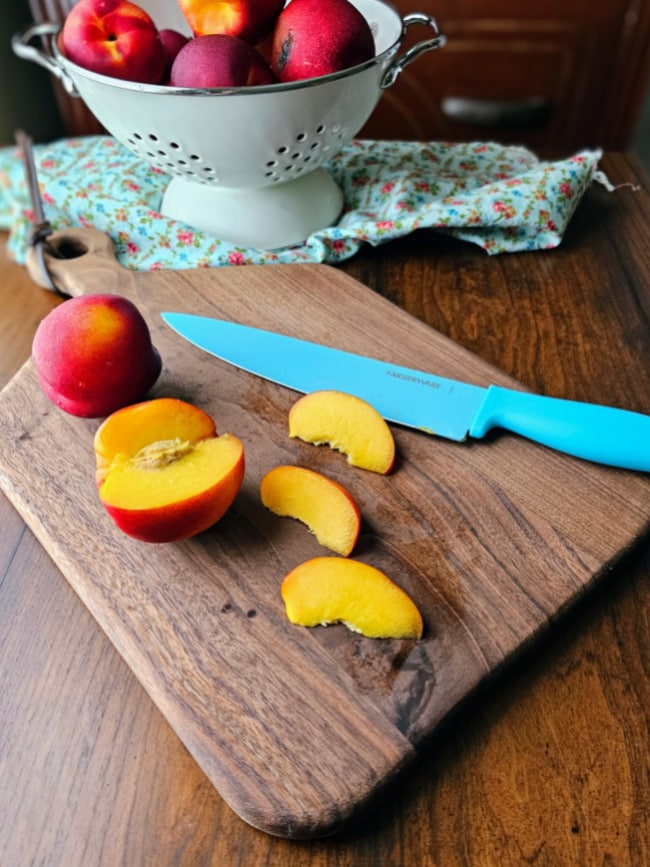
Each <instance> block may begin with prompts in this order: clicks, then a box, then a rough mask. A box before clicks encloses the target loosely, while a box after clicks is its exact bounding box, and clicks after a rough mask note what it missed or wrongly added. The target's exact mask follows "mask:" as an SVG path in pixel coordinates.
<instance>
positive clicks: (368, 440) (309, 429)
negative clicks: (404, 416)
mask: <svg viewBox="0 0 650 867" xmlns="http://www.w3.org/2000/svg"><path fill="white" fill-rule="evenodd" d="M289 436H291V437H298V438H299V439H301V440H304V441H305V442H308V443H313V444H314V445H324V444H327V445H329V446H330V447H331V448H333V449H337V450H338V451H341V452H343V453H344V454H345V455H346V456H347V459H348V463H349V464H352V466H355V467H360V468H361V469H364V470H372V471H373V472H375V473H382V474H384V475H385V474H386V473H389V472H390V471H391V469H392V468H393V464H394V462H395V440H394V439H393V434H392V432H391V429H390V428H389V427H388V425H387V424H386V421H385V419H383V418H382V416H381V415H380V414H379V413H378V412H377V410H376V409H375V408H374V407H373V406H371V405H370V404H369V403H368V402H367V401H365V400H362V399H361V398H360V397H356V396H355V395H352V394H347V393H345V392H342V391H328V390H324V391H313V392H311V393H310V394H305V395H304V396H303V397H301V398H300V399H299V400H297V401H296V402H295V403H294V404H293V406H292V407H291V409H290V410H289Z"/></svg>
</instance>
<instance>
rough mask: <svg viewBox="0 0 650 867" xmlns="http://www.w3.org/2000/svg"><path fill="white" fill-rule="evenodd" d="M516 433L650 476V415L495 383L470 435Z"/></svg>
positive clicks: (568, 451)
mask: <svg viewBox="0 0 650 867" xmlns="http://www.w3.org/2000/svg"><path fill="white" fill-rule="evenodd" d="M495 427H499V428H504V429H505V430H509V431H512V432H513V433H516V434H519V435H520V436H523V437H526V438H527V439H530V440H533V441H534V442H537V443H541V444H542V445H545V446H549V447H550V448H552V449H558V450H559V451H561V452H565V453H566V454H569V455H573V456H574V457H577V458H584V459H586V460H588V461H595V462H596V463H600V464H607V465H608V466H612V467H623V468H625V469H628V470H641V471H642V472H646V473H647V472H650V416H649V415H643V414H641V413H637V412H630V411H629V410H625V409H615V408H614V407H609V406H599V405H597V404H593V403H579V402H577V401H573V400H562V399H560V398H555V397H543V396H542V395H539V394H528V393H527V392H521V391H512V390H511V389H507V388H500V387H499V386H496V385H491V386H490V387H489V388H488V390H487V393H486V395H485V398H484V400H483V403H482V404H481V406H480V408H479V411H478V413H477V414H476V416H475V418H474V421H473V422H472V426H471V427H470V430H469V434H470V436H472V437H478V438H481V437H484V436H485V434H486V433H487V432H488V431H489V430H491V429H492V428H495Z"/></svg>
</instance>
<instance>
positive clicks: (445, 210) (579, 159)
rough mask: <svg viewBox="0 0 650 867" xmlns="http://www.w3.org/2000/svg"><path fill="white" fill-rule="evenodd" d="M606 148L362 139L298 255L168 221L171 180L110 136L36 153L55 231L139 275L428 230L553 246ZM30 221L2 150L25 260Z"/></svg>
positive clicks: (13, 232)
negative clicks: (93, 240) (93, 233)
mask: <svg viewBox="0 0 650 867" xmlns="http://www.w3.org/2000/svg"><path fill="white" fill-rule="evenodd" d="M601 156H602V154H601V152H600V151H584V152H582V153H578V154H576V155H574V156H571V157H569V158H567V159H564V160H560V161H557V162H541V161H540V160H538V159H537V158H536V157H535V156H534V155H533V154H532V153H530V152H529V151H527V150H525V149H524V148H521V147H506V146H502V145H498V144H492V143H471V144H453V143H447V142H429V143H420V142H388V141H354V142H352V143H351V144H350V145H348V146H346V147H344V148H343V149H342V150H341V151H340V153H338V154H337V155H336V156H335V157H334V158H332V159H331V160H330V162H329V163H327V164H326V166H325V168H327V169H328V170H329V172H330V173H331V175H332V176H333V178H334V180H335V181H336V182H337V183H338V184H339V186H340V187H341V189H342V190H343V194H344V211H343V214H342V216H341V218H340V219H339V221H338V223H337V224H336V225H335V226H332V227H329V228H326V229H323V230H321V231H318V232H315V233H314V234H313V235H311V236H310V237H309V238H307V239H306V241H305V242H304V243H303V244H302V245H299V246H294V247H286V248H283V249H281V250H274V251H264V250H256V249H251V248H246V247H238V246H235V245H233V244H231V243H227V242H224V241H222V240H220V239H219V238H215V237H212V236H210V235H208V234H206V233H205V232H201V231H198V230H196V229H194V228H193V227H192V226H189V225H185V224H181V223H178V222H175V221H173V220H170V219H168V218H166V217H164V216H162V215H161V214H160V212H159V210H158V209H159V207H160V203H161V200H162V195H163V192H164V190H165V188H166V186H167V183H168V182H169V177H168V176H167V175H166V174H164V173H163V172H161V171H159V170H156V169H153V168H151V167H150V166H149V165H148V164H146V163H144V162H142V161H141V160H140V159H138V158H137V157H136V156H135V155H134V154H132V153H131V152H130V151H129V150H127V149H126V148H125V147H124V146H122V145H121V144H120V143H119V142H117V141H116V140H115V139H114V138H112V137H109V136H90V137H83V138H76V139H66V140H61V141H56V142H54V143H52V144H49V145H37V146H35V147H34V157H35V160H36V168H37V172H38V178H39V183H40V187H41V194H42V199H43V204H44V210H45V216H46V218H47V219H48V220H49V222H50V223H51V225H52V227H53V228H54V229H60V228H65V227H67V226H89V225H90V226H94V227H95V228H96V229H98V230H100V231H103V232H106V233H108V234H109V235H110V237H111V238H112V240H113V242H114V244H115V248H116V253H117V256H118V259H119V260H120V262H121V263H122V264H123V265H124V266H126V267H128V268H132V269H135V270H152V269H157V268H167V269H178V268H191V267H212V266H217V265H239V264H249V263H250V264H263V263H276V262H282V263H290V262H327V263H329V264H335V263H336V262H341V261H343V260H344V259H347V258H349V257H351V256H353V255H354V254H355V253H356V252H357V251H358V250H359V249H360V247H361V246H362V245H363V244H373V245H377V244H382V243H385V242H386V241H389V240H391V239H393V238H398V237H400V236H402V235H407V234H409V233H410V232H413V231H414V230H416V229H423V228H429V229H431V230H435V231H441V232H445V233H448V234H450V235H453V236H454V237H456V238H460V239H462V240H464V241H469V242H471V243H474V244H478V245H479V246H480V247H482V248H483V249H484V250H485V251H486V252H487V253H489V254H496V253H506V252H514V251H520V250H540V249H548V248H552V247H556V246H557V245H558V244H559V243H560V242H561V240H562V236H563V233H564V231H565V229H566V227H567V224H568V223H569V220H570V219H571V216H572V214H573V213H574V211H575V209H576V207H577V206H578V204H579V202H580V199H581V197H582V195H583V193H584V191H585V190H586V188H587V187H588V186H589V184H590V183H591V182H592V180H594V179H595V178H597V177H598V175H599V174H600V173H599V172H598V160H599V159H600V157H601ZM31 222H32V212H31V205H30V200H29V194H28V189H27V184H26V180H25V171H24V166H23V163H22V158H21V156H20V152H19V150H18V148H12V147H8V148H3V149H0V228H3V229H7V230H9V232H10V236H9V250H10V252H11V254H12V255H13V256H14V258H15V259H16V260H17V261H18V262H23V261H24V257H25V253H26V250H27V247H28V244H29V236H30V230H31Z"/></svg>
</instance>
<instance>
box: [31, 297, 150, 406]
mask: <svg viewBox="0 0 650 867" xmlns="http://www.w3.org/2000/svg"><path fill="white" fill-rule="evenodd" d="M32 359H33V362H34V367H35V368H36V373H37V374H38V379H39V383H40V385H41V388H42V389H43V391H44V392H45V394H46V395H47V397H48V398H49V399H50V400H51V401H52V402H53V403H55V404H56V405H57V406H58V407H60V408H61V409H62V410H64V411H65V412H68V413H70V414H71V415H77V416H82V417H85V418H99V417H100V416H106V415H109V414H110V413H112V412H114V411H115V410H116V409H120V407H123V406H126V405H127V404H129V403H133V402H134V401H136V400H140V399H141V398H142V397H144V395H145V394H146V392H147V391H149V389H150V388H151V387H152V386H153V384H154V383H155V382H156V380H157V379H158V376H159V375H160V371H161V367H162V362H161V359H160V355H159V354H158V351H157V350H156V349H155V347H154V346H153V344H152V342H151V335H150V333H149V328H148V326H147V323H146V322H145V320H144V318H143V316H142V314H141V313H140V311H139V310H138V308H137V307H136V306H135V304H133V302H131V301H129V300H128V299H127V298H122V297H121V296H119V295H108V294H106V295H105V294H98V295H84V296H81V297H79V298H70V299H68V300H67V301H64V302H63V304H60V305H59V306H58V307H55V308H54V310H52V311H51V312H50V313H48V315H47V316H46V317H45V318H44V319H43V320H42V321H41V323H40V324H39V326H38V328H37V330H36V333H35V335H34V340H33V343H32Z"/></svg>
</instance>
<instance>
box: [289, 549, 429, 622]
mask: <svg viewBox="0 0 650 867" xmlns="http://www.w3.org/2000/svg"><path fill="white" fill-rule="evenodd" d="M281 592H282V599H283V601H284V604H285V608H286V612H287V617H288V618H289V620H290V621H291V622H292V623H295V624H297V625H300V626H307V627H311V626H319V625H321V626H327V625H329V624H332V623H344V624H345V625H346V626H347V627H348V628H349V629H351V630H353V631H354V632H360V633H362V634H363V635H366V636H367V637H369V638H409V639H416V638H421V636H422V632H423V628H424V627H423V622H422V616H421V614H420V612H419V610H418V608H417V606H416V605H415V603H414V602H413V600H412V599H411V598H410V596H409V595H408V594H407V593H405V592H404V591H403V590H402V589H401V588H400V587H398V586H397V585H396V584H394V583H393V582H392V581H391V580H390V578H388V576H386V575H385V574H384V573H383V572H381V571H380V570H379V569H376V568H375V567H374V566H370V565H368V564H367V563H361V562H359V561H357V560H349V559H347V558H344V557H315V558H314V559H312V560H308V561H306V562H305V563H301V564H300V565H299V566H297V567H296V568H295V569H293V570H292V571H291V572H289V574H288V575H287V576H286V577H285V578H284V581H283V582H282V591H281Z"/></svg>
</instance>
